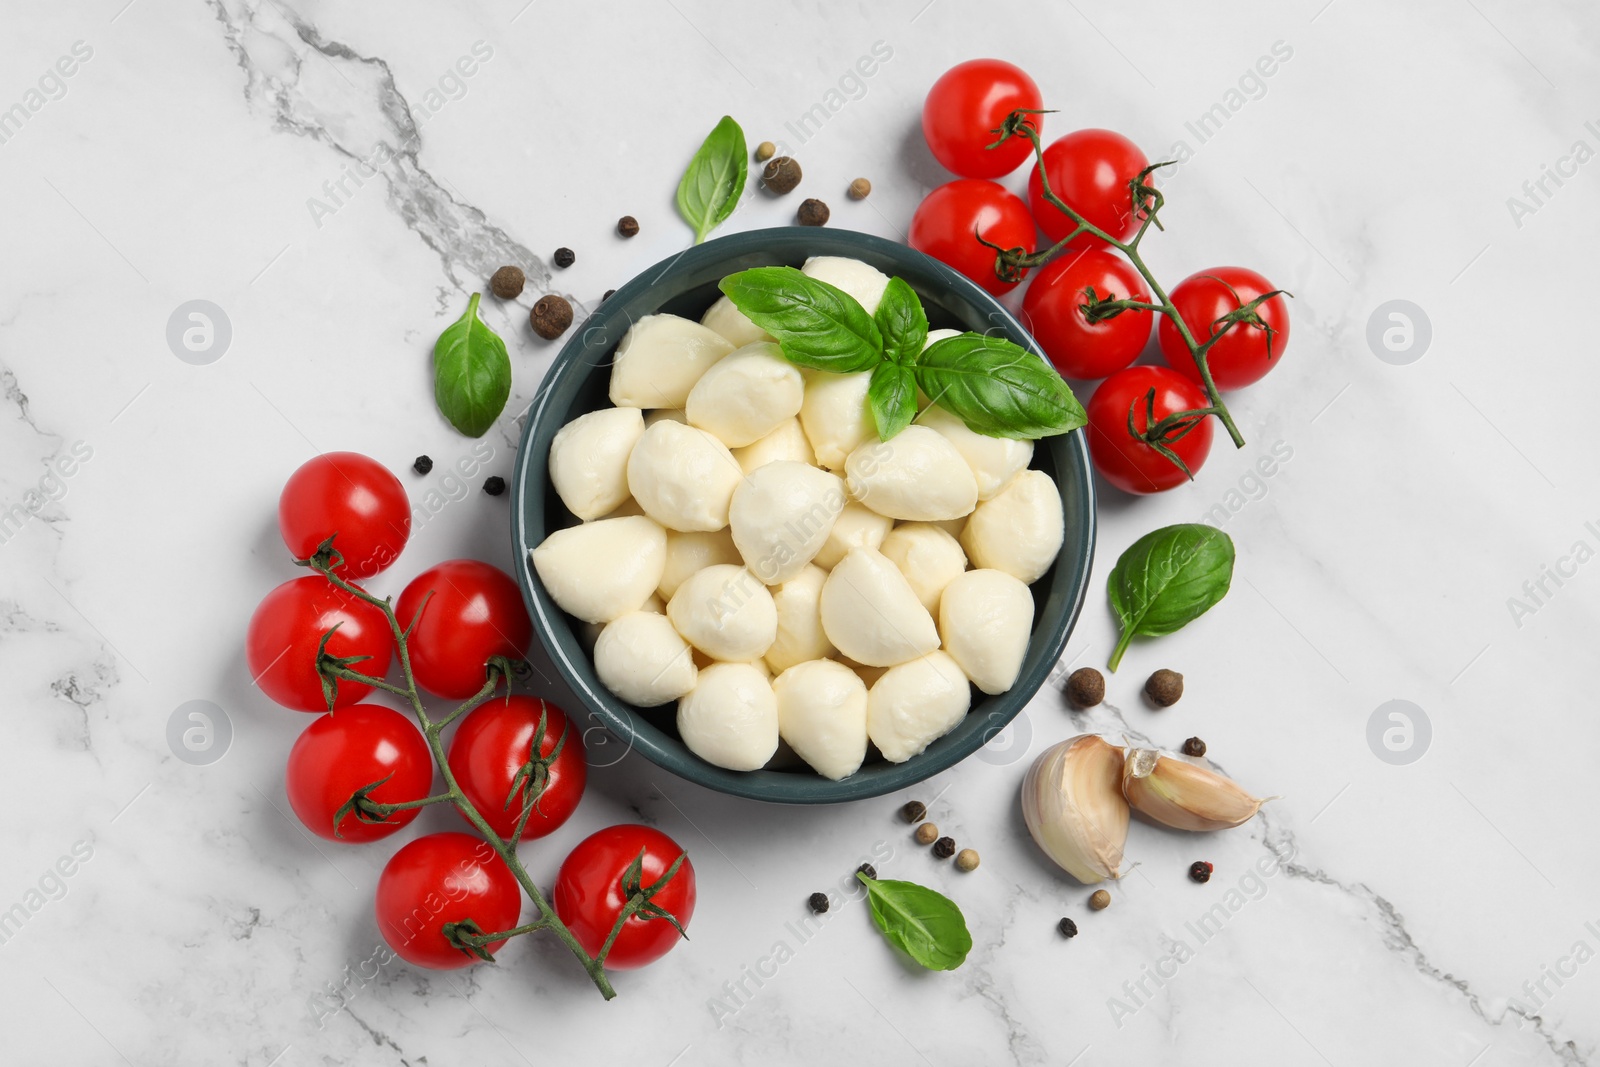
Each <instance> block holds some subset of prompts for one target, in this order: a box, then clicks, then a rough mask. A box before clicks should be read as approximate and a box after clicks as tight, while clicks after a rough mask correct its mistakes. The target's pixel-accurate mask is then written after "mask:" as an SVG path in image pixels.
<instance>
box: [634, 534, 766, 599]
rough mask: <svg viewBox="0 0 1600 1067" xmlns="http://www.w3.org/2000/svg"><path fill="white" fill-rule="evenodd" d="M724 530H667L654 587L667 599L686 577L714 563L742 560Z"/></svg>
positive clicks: (729, 536) (739, 561)
mask: <svg viewBox="0 0 1600 1067" xmlns="http://www.w3.org/2000/svg"><path fill="white" fill-rule="evenodd" d="M743 562H744V561H743V559H742V558H741V557H740V556H739V550H738V549H737V548H736V547H734V544H733V535H732V534H730V533H729V532H728V531H727V530H712V531H705V530H695V531H691V532H688V533H682V532H679V531H677V530H668V531H667V562H666V565H665V566H664V567H662V568H661V584H660V585H659V586H657V587H656V591H657V592H659V593H660V594H661V595H662V596H663V597H665V598H666V599H668V600H671V599H672V594H673V593H676V592H677V591H678V586H680V585H682V584H683V583H684V582H685V581H687V580H688V579H689V577H690V576H691V575H693V574H695V573H697V572H698V571H702V570H705V569H706V568H707V567H709V566H711V565H712V564H714V563H733V564H736V565H737V564H740V563H743Z"/></svg>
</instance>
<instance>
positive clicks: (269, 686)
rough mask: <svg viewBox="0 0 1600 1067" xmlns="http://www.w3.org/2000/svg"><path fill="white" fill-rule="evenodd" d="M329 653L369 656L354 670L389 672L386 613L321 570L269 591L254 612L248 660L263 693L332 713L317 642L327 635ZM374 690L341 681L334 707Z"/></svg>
mask: <svg viewBox="0 0 1600 1067" xmlns="http://www.w3.org/2000/svg"><path fill="white" fill-rule="evenodd" d="M335 626H337V627H338V630H336V631H335V632H334V635H333V636H332V637H330V638H329V639H328V652H329V653H330V654H332V655H335V656H339V657H349V656H370V657H371V658H370V659H366V660H363V661H361V662H360V663H356V664H353V665H352V669H354V670H358V671H360V672H361V673H362V674H368V675H371V676H372V677H374V678H382V677H383V676H384V675H385V674H386V673H388V670H389V656H390V654H391V652H392V650H393V647H394V645H393V639H392V637H391V635H390V633H389V623H388V621H387V620H386V619H385V618H384V617H383V612H381V611H379V610H378V609H377V608H375V607H373V606H372V605H371V604H368V603H366V602H365V601H362V600H358V599H357V598H356V597H355V596H353V595H351V594H349V593H346V592H345V591H344V590H343V589H340V588H338V587H337V586H335V585H333V584H332V583H330V582H329V581H328V580H327V579H326V578H324V577H322V575H320V574H308V575H306V576H305V577H303V578H292V579H290V580H289V581H287V582H284V583H283V584H282V585H280V586H278V588H276V589H274V590H273V591H272V592H270V593H268V594H267V595H266V596H265V597H264V598H263V599H262V601H261V603H260V604H259V605H257V606H256V611H255V614H254V615H252V616H250V628H249V630H248V631H247V633H246V635H245V660H246V662H247V663H248V664H249V667H250V676H251V677H252V678H254V679H255V683H256V684H257V685H258V686H260V687H261V691H262V692H263V693H265V694H267V696H269V697H271V698H272V699H273V700H276V701H277V702H278V703H280V704H282V705H283V706H284V707H286V708H294V709H295V710H296V711H327V710H328V702H327V701H326V700H325V699H324V698H323V695H322V677H321V676H320V675H319V674H317V646H318V645H319V644H320V643H321V641H322V635H323V634H325V633H327V632H328V631H329V630H332V629H333V628H334V627H335ZM370 692H372V687H371V686H370V685H358V684H357V683H355V682H349V681H341V682H339V683H338V688H337V689H336V690H335V695H334V701H333V706H334V707H336V708H347V707H349V706H350V705H351V704H354V703H356V702H357V701H359V700H360V699H361V698H362V697H364V696H366V695H367V694H368V693H370Z"/></svg>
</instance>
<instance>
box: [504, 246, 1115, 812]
mask: <svg viewBox="0 0 1600 1067" xmlns="http://www.w3.org/2000/svg"><path fill="white" fill-rule="evenodd" d="M756 268H789V269H788V270H785V271H782V272H771V271H761V270H756ZM741 272H747V273H744V274H741ZM735 275H739V276H741V277H750V278H754V277H757V276H761V275H774V276H778V280H779V281H780V282H784V284H789V283H790V282H792V283H793V284H794V285H808V284H810V283H809V282H808V281H807V280H808V279H809V280H810V281H813V282H817V283H824V284H823V285H821V286H816V285H812V286H811V289H812V290H815V291H818V292H821V293H823V295H824V297H829V298H832V299H834V300H835V303H838V304H852V301H853V302H854V303H858V304H859V305H860V309H859V310H864V311H865V313H866V315H867V316H873V315H875V314H876V313H877V311H878V308H879V305H880V303H881V302H882V301H883V300H884V299H885V293H886V292H889V293H891V294H902V295H900V296H899V299H900V300H901V301H902V303H904V302H905V301H906V299H907V297H906V295H904V294H913V293H914V297H911V298H910V299H911V300H912V301H917V302H920V306H921V309H922V310H921V312H920V313H919V315H918V316H917V317H919V318H920V317H925V320H926V323H925V332H926V340H925V341H923V340H922V334H921V333H917V334H914V335H911V336H913V337H914V338H915V340H914V341H912V342H910V343H912V344H917V345H919V346H920V347H921V349H922V351H923V352H925V353H926V352H928V351H929V349H930V348H931V346H932V345H934V344H936V343H938V342H939V341H940V340H942V339H944V338H950V337H955V336H956V335H958V334H963V335H970V334H980V335H986V336H988V337H991V338H1002V339H1004V340H1005V341H1006V342H1007V343H1009V345H1011V346H1020V348H1021V349H1025V350H1026V354H1031V357H1032V358H1042V357H1040V356H1039V350H1038V348H1037V346H1035V345H1034V343H1033V341H1032V340H1031V338H1029V337H1028V335H1027V333H1026V332H1025V331H1024V330H1023V329H1022V327H1021V326H1020V325H1019V324H1018V323H1017V322H1016V320H1015V319H1013V318H1012V316H1011V315H1010V314H1009V313H1008V312H1007V311H1006V310H1005V309H1004V308H1003V307H1002V306H1001V305H1000V304H999V303H998V302H996V301H995V300H994V298H993V297H991V296H989V295H988V294H987V293H985V292H983V291H982V290H981V289H980V288H978V287H977V286H976V285H973V284H972V283H971V282H969V281H967V280H966V279H965V278H963V277H961V276H960V275H959V274H957V273H955V272H954V271H952V270H950V269H949V268H947V267H945V266H944V265H943V264H941V263H938V262H937V261H935V260H933V259H930V258H929V257H927V256H924V255H923V254H922V253H920V252H917V251H915V250H913V249H910V248H907V247H905V246H903V245H899V244H896V243H894V242H892V241H888V240H885V239H883V238H879V237H875V236H872V235H868V234H861V233H853V232H850V231H840V230H819V229H816V228H811V227H787V228H780V229H768V230H757V231H751V232H746V233H739V234H733V235H731V236H727V237H722V238H719V239H716V240H713V241H709V242H707V243H705V244H702V245H698V246H696V247H694V248H691V249H690V250H689V251H687V252H684V253H682V254H681V255H678V256H676V257H674V258H672V259H670V260H667V261H664V262H662V263H660V264H657V265H656V266H655V267H652V268H651V269H649V270H646V271H644V272H643V273H641V274H640V275H639V276H638V277H636V278H634V279H633V280H631V281H629V282H628V283H627V284H625V285H623V286H622V287H621V288H620V289H618V290H617V291H616V292H615V293H614V294H613V295H611V296H610V297H608V298H607V299H606V300H605V301H604V302H603V303H602V304H601V305H600V306H599V308H598V310H596V311H595V312H594V314H592V315H591V316H590V317H589V318H588V320H587V321H586V322H584V323H583V324H582V325H581V326H580V327H579V328H578V329H576V330H574V331H573V332H572V334H571V335H570V340H568V342H567V343H566V345H565V346H564V347H563V349H562V350H561V352H560V353H559V354H558V355H557V357H556V359H555V361H554V363H553V364H552V366H551V368H550V370H549V372H548V374H547V376H546V378H545V381H544V382H543V384H542V385H541V387H540V390H539V394H538V396H537V398H536V399H535V401H534V403H533V405H532V406H531V407H530V409H529V413H528V416H527V421H526V424H525V427H524V432H523V437H522V441H521V445H520V447H519V450H518V455H517V463H516V469H515V473H514V476H513V483H512V494H513V495H512V527H513V537H514V540H515V547H516V550H517V553H516V554H517V558H518V561H519V562H518V565H517V577H518V581H519V583H520V584H521V586H522V590H523V594H524V597H525V599H526V601H527V603H528V607H529V610H530V613H531V615H532V618H533V620H534V626H535V629H536V631H537V632H538V634H539V636H540V639H541V641H542V643H543V645H544V647H545V649H546V650H547V651H548V653H549V655H550V659H551V661H552V663H553V664H554V666H555V668H556V670H557V671H558V672H559V674H560V675H561V678H562V681H563V682H564V683H565V684H566V685H567V686H568V687H569V688H570V689H571V690H572V694H573V696H574V697H575V698H576V702H577V704H579V705H581V707H582V708H583V709H584V711H586V712H588V713H589V714H588V716H586V717H588V718H590V719H591V720H592V721H598V722H600V723H602V724H604V725H605V726H606V727H607V728H608V729H609V730H610V732H611V733H612V734H614V735H615V736H616V738H617V739H618V740H619V741H620V742H621V743H622V745H623V746H625V747H626V749H627V751H628V752H630V753H634V752H636V753H637V754H638V755H640V756H642V757H644V758H645V759H648V760H650V761H651V762H653V763H655V764H658V765H660V766H662V767H665V768H667V769H668V770H671V771H673V772H674V773H676V774H678V775H679V776H681V777H683V778H687V779H689V780H691V781H694V782H697V783H699V784H701V785H704V786H706V787H708V788H711V789H715V790H718V791H721V792H724V793H728V794H732V795H736V796H743V797H750V798H755V799H760V800H767V801H776V802H784V803H834V802H841V801H849V800H858V799H862V798H866V797H872V796H879V795H882V794H884V793H889V792H892V791H894V790H897V789H901V788H904V787H906V786H909V785H911V784H913V783H916V782H920V781H922V780H924V779H926V778H928V777H930V776H932V775H934V774H937V773H939V772H941V771H943V770H946V769H947V768H950V767H952V766H954V765H955V764H956V763H958V762H960V761H961V760H963V759H964V758H966V757H967V756H969V755H972V754H973V753H974V752H978V751H979V750H981V749H984V748H985V746H991V747H990V749H989V753H990V755H989V756H988V759H989V762H1010V758H1009V757H1010V756H1013V755H1014V756H1015V757H1016V758H1020V757H1021V755H1022V754H1023V753H1022V751H1021V750H1020V749H1019V750H1018V751H1016V752H1015V753H1010V752H1009V751H1008V748H1007V746H1008V745H1010V746H1012V747H1014V746H1015V743H1016V742H1015V738H1010V739H1004V738H1000V739H997V738H998V735H999V734H1000V733H1001V731H1003V730H1004V729H1005V727H1006V726H1007V724H1008V723H1010V722H1011V720H1012V719H1013V718H1014V717H1015V716H1016V715H1017V714H1018V712H1020V711H1021V710H1022V709H1023V708H1024V706H1025V705H1026V704H1027V703H1028V701H1029V700H1030V699H1031V698H1032V697H1033V696H1034V694H1035V693H1036V692H1038V690H1039V689H1040V687H1041V686H1042V685H1043V684H1044V682H1045V680H1046V679H1047V677H1048V676H1049V675H1050V672H1051V670H1052V669H1053V668H1054V667H1055V665H1056V663H1057V662H1058V660H1059V659H1060V657H1061V654H1062V651H1063V649H1064V647H1065V645H1066V641H1067V637H1068V634H1069V633H1070V632H1071V629H1072V627H1073V624H1074V623H1075V622H1076V620H1077V617H1078V613H1079V611H1080V609H1081V607H1082V604H1083V598H1084V593H1085V589H1086V585H1087V581H1088V576H1089V565H1090V561H1091V559H1092V557H1093V549H1094V529H1095V518H1094V495H1093V483H1092V480H1091V476H1090V468H1089V463H1088V454H1087V449H1086V447H1085V443H1084V441H1083V432H1082V431H1081V430H1074V431H1072V432H1070V433H1060V434H1056V435H1054V436H1044V437H1040V438H1039V439H1037V440H1018V439H1014V438H1011V437H1004V436H991V435H989V434H985V433H979V432H977V431H975V430H974V429H972V428H970V427H969V425H968V423H967V422H966V421H964V420H963V418H962V417H961V416H960V415H958V414H954V413H952V412H951V411H950V410H947V408H946V407H944V406H941V404H939V403H935V402H933V401H932V400H930V398H929V397H928V396H927V395H925V394H924V392H923V391H922V390H921V389H920V388H917V389H915V390H912V392H913V393H914V397H907V396H904V395H902V396H900V397H899V398H898V402H899V403H900V404H901V405H903V406H902V407H901V408H900V409H899V410H901V411H902V412H903V415H902V418H901V420H900V424H899V425H897V426H896V427H894V429H893V431H892V434H891V436H889V438H888V439H883V438H882V437H881V436H880V432H881V429H882V427H881V424H880V423H879V422H878V421H877V419H878V416H877V415H875V411H882V410H888V409H892V407H893V405H892V404H891V405H889V407H888V408H886V407H885V404H886V401H885V399H884V397H883V396H882V395H881V394H880V390H881V389H883V388H887V387H888V386H886V385H875V384H874V382H875V380H876V379H877V378H878V377H879V375H877V374H875V373H874V372H873V371H870V370H860V371H849V372H833V371H828V370H821V369H817V367H816V366H805V365H800V363H798V362H796V359H797V358H798V356H796V355H793V353H798V352H799V350H800V349H801V348H802V347H804V346H805V345H808V344H811V345H813V349H811V350H815V344H822V345H826V344H827V343H830V342H829V341H828V340H827V339H826V338H823V339H821V340H818V338H817V337H810V336H808V335H805V334H803V333H799V332H796V333H783V336H782V338H781V340H780V338H778V337H775V336H774V334H773V333H769V332H768V331H767V330H766V329H764V328H763V327H762V326H759V325H757V324H756V322H755V321H753V318H752V316H754V317H756V318H761V317H762V315H761V313H760V312H757V311H755V310H754V305H753V304H751V303H748V302H747V303H745V304H744V305H742V306H745V307H747V308H749V309H751V314H750V315H747V314H746V313H745V312H744V311H741V309H740V306H736V305H735V303H734V301H733V300H731V299H730V297H729V296H728V295H725V294H724V291H723V289H722V288H719V285H723V284H724V283H725V280H726V279H729V278H730V277H732V276H735ZM785 279H788V280H789V281H788V282H785ZM891 279H898V281H897V282H894V283H893V287H891ZM902 283H903V284H902ZM907 286H909V290H908V289H907V288H906V287H907ZM731 291H732V290H730V292H731ZM796 291H799V292H805V291H806V290H805V289H803V288H801V289H798V290H796ZM841 293H842V294H848V297H849V298H851V299H850V300H845V301H839V300H838V299H837V298H838V295H839V294H841ZM823 303H824V304H825V303H826V300H824V301H823ZM852 308H853V304H852ZM802 310H806V309H802ZM823 310H824V311H826V310H827V308H826V307H825V308H824V309H823ZM835 310H836V309H835ZM852 313H854V312H852ZM882 317H883V316H879V318H880V319H881V318H882ZM763 321H768V323H769V325H772V321H771V320H766V319H764V320H763ZM853 321H856V322H857V325H858V327H859V316H857V318H856V320H853ZM801 325H802V326H803V325H804V323H802V324H801ZM774 329H775V330H776V329H777V327H776V326H775V327H774ZM795 329H796V330H798V329H800V327H795ZM778 332H780V333H782V331H778ZM858 332H863V331H861V330H860V329H858ZM891 334H893V336H894V337H896V338H900V339H901V341H900V343H901V344H902V345H904V344H905V343H907V342H905V341H904V340H903V338H904V337H905V336H906V334H904V333H902V332H898V327H895V328H891V327H890V326H887V325H886V326H885V328H884V332H883V338H884V344H885V345H887V344H889V341H888V338H889V337H890V336H891ZM819 336H820V335H819ZM847 339H848V338H847ZM791 342H792V344H791ZM813 342H815V344H813ZM786 351H787V352H791V356H789V357H786ZM808 351H809V350H808ZM829 351H831V350H829ZM1011 351H1014V352H1016V351H1017V348H1016V347H1012V348H1011ZM1018 355H1019V356H1021V355H1024V353H1021V352H1018ZM828 358H830V359H831V358H832V357H831V356H829V357H828ZM914 361H915V355H914V354H913V355H912V356H910V357H909V362H913V363H914ZM813 362H814V363H822V362H824V361H823V360H821V359H820V358H818V359H814V360H813ZM825 365H829V366H832V365H834V364H832V363H826V364H825ZM841 365H842V364H841ZM1051 373H1053V371H1052V372H1051ZM910 380H911V379H910V378H909V377H906V378H904V381H905V382H909V381H910ZM920 381H921V380H920V379H919V382H920ZM888 384H889V385H892V384H893V383H888ZM1063 388H1064V386H1063ZM869 394H871V395H870V396H869ZM1069 395H1070V394H1069ZM907 417H909V418H910V421H909V423H908V424H906V423H905V418H907ZM552 695H553V696H555V697H556V699H557V700H560V696H559V694H552ZM576 710H577V709H576V708H573V709H572V711H573V712H576ZM1051 710H1052V711H1054V710H1055V709H1054V707H1053V706H1052V708H1051ZM580 717H584V716H580ZM1023 736H1027V735H1026V734H1024V735H1023ZM1023 747H1025V746H1023Z"/></svg>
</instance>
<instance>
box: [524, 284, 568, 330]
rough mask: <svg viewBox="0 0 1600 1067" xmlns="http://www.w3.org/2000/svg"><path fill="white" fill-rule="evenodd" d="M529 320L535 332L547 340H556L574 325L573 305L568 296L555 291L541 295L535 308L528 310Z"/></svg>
mask: <svg viewBox="0 0 1600 1067" xmlns="http://www.w3.org/2000/svg"><path fill="white" fill-rule="evenodd" d="M528 322H529V323H530V324H531V325H532V326H533V332H534V333H536V334H538V335H539V336H540V337H543V338H544V339H545V340H546V341H554V340H555V339H556V338H557V337H560V336H561V335H562V334H564V333H566V332H567V327H568V326H571V325H572V305H571V304H569V303H567V298H566V297H564V296H557V295H555V294H554V293H550V294H549V295H547V296H541V297H540V298H539V302H538V303H536V304H534V305H533V310H532V311H530V312H528Z"/></svg>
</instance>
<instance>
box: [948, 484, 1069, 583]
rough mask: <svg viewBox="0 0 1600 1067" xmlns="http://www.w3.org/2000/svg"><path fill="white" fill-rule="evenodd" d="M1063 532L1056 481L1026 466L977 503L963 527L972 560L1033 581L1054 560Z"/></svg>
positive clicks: (963, 534)
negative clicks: (1006, 483) (992, 493)
mask: <svg viewBox="0 0 1600 1067" xmlns="http://www.w3.org/2000/svg"><path fill="white" fill-rule="evenodd" d="M1064 535H1065V529H1064V520H1063V519H1062V515H1061V494H1060V492H1059V491H1058V490H1057V489H1056V483H1055V482H1054V481H1052V480H1051V478H1050V476H1049V475H1048V474H1046V473H1044V471H1036V470H1025V471H1023V472H1022V473H1020V474H1018V475H1017V476H1016V477H1015V478H1013V479H1011V482H1010V484H1008V485H1007V486H1006V487H1005V488H1004V489H1002V490H1000V492H998V493H996V494H995V495H994V496H992V497H990V498H989V499H988V500H985V501H984V502H983V503H982V504H979V505H978V510H976V511H974V512H973V513H972V515H971V517H970V518H968V519H967V525H966V528H965V529H963V530H962V531H961V546H962V547H963V548H965V549H966V550H967V558H968V559H970V560H972V564H973V566H975V567H992V568H994V569H995V570H1000V571H1005V572H1006V573H1007V574H1009V575H1011V576H1012V577H1013V578H1019V579H1021V580H1022V581H1024V582H1027V583H1029V584H1032V583H1033V582H1036V581H1038V580H1039V577H1040V576H1041V575H1043V574H1044V572H1045V571H1047V570H1049V569H1050V564H1052V563H1054V562H1055V560H1056V556H1057V555H1058V554H1059V553H1060V552H1061V541H1062V538H1063V536H1064Z"/></svg>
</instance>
